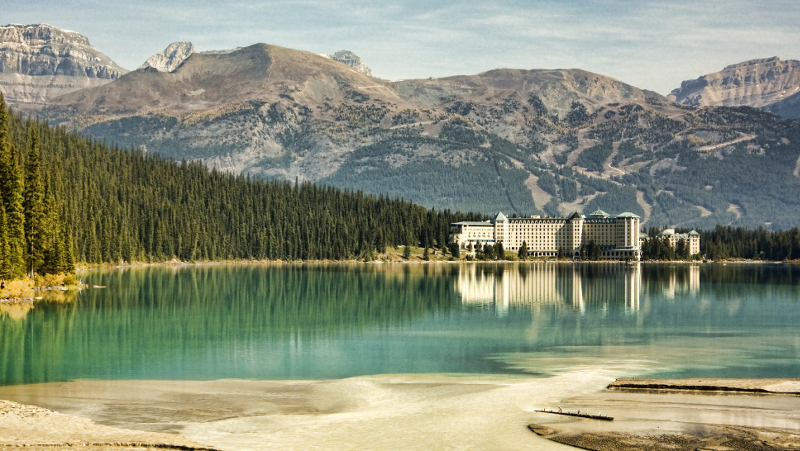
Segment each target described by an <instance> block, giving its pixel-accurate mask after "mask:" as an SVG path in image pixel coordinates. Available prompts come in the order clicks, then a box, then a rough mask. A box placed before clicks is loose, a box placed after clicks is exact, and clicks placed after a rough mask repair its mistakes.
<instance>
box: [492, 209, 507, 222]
mask: <svg viewBox="0 0 800 451" xmlns="http://www.w3.org/2000/svg"><path fill="white" fill-rule="evenodd" d="M503 221H508V218H506V215H504V214H503V212H502V211H501V212H500V213H497V216H495V217H494V222H503Z"/></svg>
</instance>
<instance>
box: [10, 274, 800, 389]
mask: <svg viewBox="0 0 800 451" xmlns="http://www.w3.org/2000/svg"><path fill="white" fill-rule="evenodd" d="M81 277H82V279H83V281H84V282H85V283H87V284H89V285H91V286H95V285H96V286H103V287H105V288H91V289H87V290H84V291H82V292H80V293H77V294H69V293H67V294H63V293H58V294H56V295H51V299H49V300H45V301H42V302H38V303H36V304H35V305H34V306H33V308H31V309H27V308H25V307H20V306H0V384H2V385H15V384H29V383H35V382H57V381H67V380H73V379H107V380H120V379H125V380H127V379H141V380H214V379H225V378H235V379H270V380H285V379H338V378H345V377H350V376H360V375H373V374H398V373H470V374H512V375H513V374H519V375H528V376H530V375H534V376H553V375H558V374H561V373H564V372H566V371H573V370H575V369H580V368H582V367H587V368H588V367H593V368H596V367H601V368H606V369H608V370H609V371H611V372H613V373H614V374H615V375H617V376H619V377H623V376H635V377H640V376H645V375H646V376H650V377H796V376H797V374H800V328H798V324H800V305H799V304H798V303H799V302H800V267H795V266H789V265H766V264H765V265H738V264H736V265H734V264H729V265H726V266H723V265H719V264H706V265H688V264H676V265H667V264H636V265H622V264H575V265H573V264H563V263H558V264H556V263H508V264H504V263H497V264H491V263H486V264H484V263H474V264H425V265H423V264H265V265H244V264H242V265H207V266H202V265H200V266H183V267H174V268H173V267H147V268H138V269H123V270H105V271H92V272H88V273H84V274H83V275H82V276H81Z"/></svg>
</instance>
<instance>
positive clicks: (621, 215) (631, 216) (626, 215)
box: [617, 211, 639, 218]
mask: <svg viewBox="0 0 800 451" xmlns="http://www.w3.org/2000/svg"><path fill="white" fill-rule="evenodd" d="M617 217H618V218H638V217H639V215H635V214H633V213H631V212H629V211H626V212H625V213H620V214H618V215H617Z"/></svg>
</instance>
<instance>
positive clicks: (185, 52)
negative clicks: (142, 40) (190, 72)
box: [139, 42, 194, 72]
mask: <svg viewBox="0 0 800 451" xmlns="http://www.w3.org/2000/svg"><path fill="white" fill-rule="evenodd" d="M193 53H194V45H192V43H191V42H173V43H172V44H170V45H169V46H167V48H165V49H164V50H163V51H162V52H161V53H156V54H155V55H153V56H151V57H150V58H148V59H147V61H145V63H144V64H142V65H141V66H140V67H139V69H144V70H147V69H151V70H153V69H155V70H157V71H158V72H173V71H174V70H175V69H177V68H178V67H179V66H180V65H181V64H183V62H184V61H186V59H187V58H189V57H190V56H192V54H193Z"/></svg>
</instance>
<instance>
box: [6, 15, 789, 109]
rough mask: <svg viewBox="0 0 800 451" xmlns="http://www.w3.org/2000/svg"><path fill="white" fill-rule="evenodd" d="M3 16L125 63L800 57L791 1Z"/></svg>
mask: <svg viewBox="0 0 800 451" xmlns="http://www.w3.org/2000/svg"><path fill="white" fill-rule="evenodd" d="M4 3H5V4H4V6H3V8H2V16H3V18H2V19H0V22H3V24H5V23H22V24H33V23H48V24H50V25H54V26H57V27H59V28H65V29H69V30H73V31H78V32H80V33H82V34H83V35H85V36H87V37H88V38H89V40H90V42H91V43H92V45H94V46H95V47H96V48H97V49H98V50H100V51H101V52H103V53H105V54H106V55H108V56H109V57H111V59H113V60H114V61H116V62H117V63H118V64H119V65H121V66H122V67H125V68H126V69H135V68H136V67H138V66H139V65H141V64H142V63H143V62H144V61H145V60H147V58H148V57H149V56H150V55H152V54H155V53H158V52H160V51H161V50H163V49H164V48H165V47H166V46H167V45H169V44H170V43H171V42H175V41H190V42H192V43H193V44H194V45H195V48H196V49H197V50H198V51H205V50H223V49H229V48H235V47H244V46H248V45H251V44H255V43H260V42H263V43H268V44H275V45H280V46H283V47H290V48H295V49H300V50H308V51H312V52H315V53H323V54H332V53H334V52H335V51H337V50H342V49H347V50H351V51H353V52H354V53H356V54H357V55H359V56H360V57H361V58H362V59H363V60H364V62H365V63H366V64H367V66H369V67H370V68H371V69H372V70H373V73H374V75H375V76H377V77H380V78H384V79H389V80H399V79H408V78H428V77H445V76H450V75H469V74H476V73H480V72H484V71H487V70H490V69H495V68H501V67H507V68H517V69H558V68H564V69H566V68H580V69H585V70H588V71H591V72H596V73H599V74H603V75H606V76H610V77H614V78H616V79H619V80H621V81H624V82H626V83H630V84H632V85H634V86H637V87H639V88H643V89H650V90H653V91H656V92H659V93H661V94H668V93H669V92H670V91H671V90H672V89H675V88H677V87H679V86H680V83H681V81H683V80H688V79H694V78H697V77H699V76H701V75H704V74H707V73H711V72H717V71H719V70H721V69H722V68H724V67H725V66H727V65H729V64H735V63H739V62H742V61H746V60H750V59H756V58H767V57H771V56H778V57H780V58H781V59H800V1H797V0H758V1H756V0H674V1H665V0H639V1H627V0H626V1H623V0H597V1H593V0H552V1H549V0H494V1H492V0H490V1H486V0H484V1H477V0H464V1H445V0H428V1H421V0H402V1H382V2H381V1H361V0H335V1H324V0H299V1H293V0H251V1H239V0H232V1H227V2H225V1H219V0H196V1H192V2H188V1H178V0H127V1H120V0H81V1H78V0H24V1H22V0H6V1H5V2H4Z"/></svg>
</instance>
